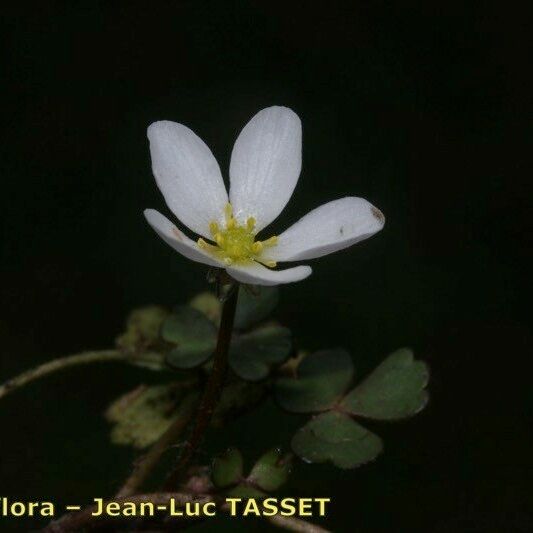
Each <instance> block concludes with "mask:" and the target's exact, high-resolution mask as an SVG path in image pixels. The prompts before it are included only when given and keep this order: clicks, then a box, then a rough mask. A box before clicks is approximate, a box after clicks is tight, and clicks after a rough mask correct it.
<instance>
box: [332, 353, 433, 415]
mask: <svg viewBox="0 0 533 533" xmlns="http://www.w3.org/2000/svg"><path fill="white" fill-rule="evenodd" d="M428 379H429V371H428V367H427V365H426V363H424V362H423V361H416V360H414V358H413V352H412V351H411V350H409V349H406V348H404V349H401V350H398V351H396V352H394V353H392V354H391V355H389V356H388V357H387V359H385V360H384V361H383V362H382V363H381V364H380V365H379V366H378V367H377V368H376V369H375V370H374V371H373V372H372V373H371V374H370V375H369V376H368V377H367V378H366V379H365V380H364V381H363V382H362V383H361V384H360V385H358V386H357V387H356V388H355V389H353V390H352V391H351V392H350V393H349V394H348V395H347V396H346V397H345V398H344V400H343V401H342V404H341V408H342V410H343V411H344V412H347V413H350V414H352V415H357V416H363V417H366V418H373V419H376V420H396V419H400V418H406V417H408V416H412V415H414V414H416V413H418V412H419V411H420V410H422V409H423V408H424V406H425V405H426V404H427V401H428V394H427V392H426V390H425V387H426V385H427V383H428Z"/></svg>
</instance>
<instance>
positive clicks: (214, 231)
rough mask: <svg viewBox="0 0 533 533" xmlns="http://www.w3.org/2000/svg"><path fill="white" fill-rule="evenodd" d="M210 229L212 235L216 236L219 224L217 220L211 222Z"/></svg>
mask: <svg viewBox="0 0 533 533" xmlns="http://www.w3.org/2000/svg"><path fill="white" fill-rule="evenodd" d="M209 231H210V232H211V235H213V236H215V235H216V234H217V233H218V231H219V230H218V224H217V223H216V222H210V223H209Z"/></svg>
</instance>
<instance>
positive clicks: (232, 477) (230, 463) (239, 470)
mask: <svg viewBox="0 0 533 533" xmlns="http://www.w3.org/2000/svg"><path fill="white" fill-rule="evenodd" d="M242 476H243V459H242V454H241V452H240V451H239V450H236V449H235V448H230V449H228V450H226V452H224V453H223V454H221V455H219V456H218V457H216V458H215V460H214V461H213V466H212V469H211V479H212V480H213V485H215V487H217V488H218V489H224V488H227V487H230V486H232V485H237V483H239V482H240V481H241V479H242Z"/></svg>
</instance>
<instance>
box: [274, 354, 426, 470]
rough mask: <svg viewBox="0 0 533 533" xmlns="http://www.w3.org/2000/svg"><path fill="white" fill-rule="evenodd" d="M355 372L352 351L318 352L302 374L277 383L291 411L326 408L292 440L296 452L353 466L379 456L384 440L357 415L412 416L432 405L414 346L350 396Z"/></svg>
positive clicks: (394, 357)
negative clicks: (428, 400) (429, 402)
mask: <svg viewBox="0 0 533 533" xmlns="http://www.w3.org/2000/svg"><path fill="white" fill-rule="evenodd" d="M352 375H353V365H352V363H351V359H350V357H349V355H348V354H346V353H345V352H342V351H336V352H318V353H316V354H312V355H310V356H308V357H306V358H304V359H303V360H302V362H301V363H300V364H299V366H298V367H297V368H296V377H294V378H280V379H278V380H277V382H276V397H277V399H278V402H279V403H280V405H281V406H282V407H284V408H285V409H287V410H289V411H292V412H296V413H304V412H319V411H326V412H324V413H323V414H321V415H318V416H316V417H314V418H312V419H311V420H310V421H309V422H308V423H307V424H306V425H305V426H304V427H303V428H301V429H300V430H299V431H298V432H297V433H296V435H295V436H294V437H293V439H292V448H293V450H294V452H295V453H296V454H297V455H298V456H300V457H301V458H302V459H304V460H306V461H308V462H311V463H315V462H318V463H322V462H326V461H330V462H332V463H333V464H335V465H336V466H338V467H340V468H353V467H356V466H359V465H361V464H364V463H367V462H368V461H371V460H372V459H374V458H375V457H376V456H377V455H378V454H379V453H380V452H381V450H382V448H383V444H382V442H381V439H380V438H379V437H378V436H376V435H374V434H373V433H371V432H370V431H368V430H367V429H365V428H364V427H362V426H360V425H359V424H358V423H356V422H355V421H354V420H353V419H352V418H351V416H362V417H366V418H373V419H376V420H395V419H401V418H405V417H407V416H411V415H414V414H416V413H417V412H418V411H420V410H421V409H422V408H423V407H424V406H425V405H426V403H427V399H428V395H427V392H426V391H425V390H424V389H425V387H426V385H427V382H428V376H429V374H428V369H427V365H426V364H425V363H423V362H421V361H415V360H414V358H413V353H412V352H411V351H410V350H407V349H402V350H398V351H397V352H394V353H393V354H391V355H390V356H389V357H387V359H385V361H383V363H381V364H380V365H379V366H378V367H377V368H376V369H375V370H374V371H373V372H372V373H371V374H370V375H369V376H368V377H367V378H366V379H365V380H364V381H363V382H362V383H361V384H360V385H358V386H357V387H355V388H354V389H353V390H352V391H351V392H349V393H348V394H346V389H347V387H348V386H349V384H350V382H351V380H352Z"/></svg>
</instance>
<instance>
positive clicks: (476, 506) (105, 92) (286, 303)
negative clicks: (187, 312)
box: [0, 1, 533, 532]
mask: <svg viewBox="0 0 533 533" xmlns="http://www.w3.org/2000/svg"><path fill="white" fill-rule="evenodd" d="M526 21H527V18H526V17H525V13H520V12H518V11H516V10H515V9H514V8H513V7H512V3H501V2H494V3H491V2H471V3H469V2H466V3H464V2H462V3H456V5H454V3H449V2H447V3H442V4H441V3H433V2H346V3H344V2H336V1H329V2H323V3H318V2H317V3H312V2H304V1H294V2H277V1H268V2H258V1H257V2H253V1H241V2H235V1H224V2H205V1H183V2H178V1H176V2H144V3H140V4H136V3H111V2H40V3H38V4H37V3H35V4H26V3H20V4H18V7H16V8H10V9H9V8H8V9H7V10H4V17H3V25H4V29H3V31H2V45H3V46H2V55H3V61H2V63H3V68H2V71H3V75H2V104H3V106H4V108H5V109H4V113H3V119H2V126H3V127H4V135H3V140H2V143H1V146H0V151H1V154H0V155H1V164H2V175H3V176H2V192H1V195H0V198H1V200H0V201H1V203H2V207H1V213H2V216H1V229H2V241H1V267H0V268H1V276H2V284H1V288H0V292H1V302H2V304H1V307H0V339H1V344H0V350H1V353H0V379H1V380H4V379H7V378H8V377H11V376H13V375H15V374H17V373H19V372H20V371H22V370H24V369H26V368H28V367H31V366H33V365H35V364H38V363H41V362H44V361H47V360H49V359H51V358H53V357H56V356H60V355H66V354H69V353H74V352H77V351H81V350H84V349H88V348H104V347H107V346H111V345H112V342H113V339H114V337H115V335H116V334H117V333H118V332H119V331H121V328H122V326H123V322H124V318H125V316H126V315H127V313H128V311H129V310H130V309H131V308H133V307H135V306H140V305H144V304H147V303H161V304H166V305H172V304H175V303H179V302H184V301H186V300H187V299H189V298H190V297H191V296H192V295H194V294H195V293H196V292H197V291H200V290H202V289H204V288H205V287H206V284H205V269H204V268H203V267H202V266H201V265H196V264H193V263H190V262H188V261H186V260H185V259H183V258H182V257H179V256H178V255H177V254H176V253H175V252H173V251H172V250H171V249H170V248H169V247H167V246H166V245H164V243H162V242H161V241H160V240H159V239H158V238H157V237H156V236H155V234H154V233H153V232H152V230H151V229H150V228H149V227H148V225H147V224H146V222H145V220H144V218H143V217H142V210H143V209H144V208H145V207H154V208H157V209H160V210H161V211H163V212H164V213H166V214H168V210H167V209H166V207H165V206H164V203H163V200H162V197H161V196H160V193H159V191H158V190H157V188H156V186H155V183H154V181H153V178H152V176H151V171H150V161H149V154H148V149H147V141H146V136H145V132H146V127H147V126H148V124H149V123H150V122H153V121H155V120H159V119H169V120H174V121H179V122H183V123H185V124H187V125H188V126H190V127H191V128H192V129H194V130H195V131H196V132H197V133H198V134H199V135H200V136H201V137H202V138H203V139H204V140H205V141H206V142H207V144H208V145H209V146H210V147H211V148H212V149H213V152H214V153H215V155H216V157H217V158H218V159H219V161H220V163H221V167H222V169H223V170H224V172H225V173H226V169H227V168H228V163H229V155H230V152H231V147H232V145H233V142H234V140H235V138H236V136H237V134H238V132H239V130H240V128H241V127H242V126H243V125H244V124H245V122H246V121H247V120H248V119H249V118H250V117H251V116H252V115H253V114H254V113H256V112H257V111H258V110H259V109H261V108H263V107H266V106H269V105H273V104H278V105H286V106H289V107H291V108H293V109H294V110H295V111H296V112H297V113H298V114H299V116H300V117H301V119H302V122H303V126H304V158H303V172H302V175H301V180H300V183H299V185H298V187H297V190H296V192H295V194H294V196H293V199H292V200H291V202H290V203H289V206H288V208H287V210H286V211H285V213H284V214H283V215H282V216H281V217H280V219H279V220H278V221H277V222H276V223H275V228H282V227H284V226H285V225H286V224H288V223H290V222H292V221H295V220H296V219H297V218H298V217H300V216H301V215H303V214H304V213H305V212H306V211H307V210H309V209H311V208H313V207H315V206H317V205H318V204H320V203H323V202H325V201H327V200H330V199H334V198H337V197H341V196H344V195H357V196H362V197H364V198H367V199H369V200H370V201H371V202H372V203H374V204H375V205H376V206H378V207H379V208H380V209H382V210H383V212H384V213H385V215H386V216H387V225H386V227H385V229H384V231H383V232H382V233H380V234H378V235H377V236H375V237H374V238H372V239H371V240H369V241H367V242H365V243H363V244H361V245H359V246H356V247H354V248H351V249H349V250H347V251H344V252H341V253H338V254H335V255H333V256H330V257H327V258H324V259H320V260H317V261H315V262H313V267H314V274H313V276H312V277H311V278H310V279H308V280H307V281H305V282H303V283H299V284H294V285H292V286H288V287H286V288H284V289H283V293H282V302H281V305H280V309H279V316H280V318H281V320H282V321H283V322H284V323H285V324H287V325H289V326H290V327H292V328H293V329H294V332H295V335H296V336H297V338H298V339H299V341H300V343H301V345H303V346H305V347H308V348H311V349H315V348H321V347H330V346H335V345H342V346H345V347H346V348H348V349H349V350H350V351H351V352H352V353H353V355H354V359H355V361H356V364H357V368H358V372H359V375H361V374H364V373H365V372H366V371H368V370H369V369H370V368H372V367H373V366H375V365H376V364H377V362H378V361H380V360H381V359H382V358H383V357H384V356H385V355H386V354H387V353H389V352H390V351H392V350H393V349H395V348H397V347H400V346H404V345H410V346H412V347H413V348H414V349H415V351H416V353H417V356H418V357H420V358H423V359H425V360H427V361H428V362H429V364H430V365H431V368H432V381H431V394H432V399H431V403H430V405H429V406H428V408H427V409H426V410H425V411H424V412H423V413H422V414H421V415H419V416H418V417H416V418H415V419H413V420H411V421H408V422H405V423H400V424H390V425H387V424H377V425H375V426H372V429H374V430H375V431H376V432H377V433H379V434H380V435H382V436H383V437H384V440H385V446H386V451H385V453H384V455H383V456H382V457H380V458H379V460H378V461H377V462H375V463H373V464H371V465H367V466H365V467H362V468H360V469H358V470H356V471H351V472H345V471H340V470H336V469H334V468H333V467H329V466H307V465H299V466H298V468H297V469H296V473H295V478H294V481H293V485H292V486H291V489H290V492H292V493H293V494H301V495H315V496H331V497H332V498H333V502H334V503H333V505H332V508H331V511H330V515H329V517H328V520H327V523H328V525H329V526H330V527H331V528H332V529H333V530H334V531H359V532H367V531H368V532H371V531H395V532H397V531H406V532H407V531H409V532H413V531H425V532H427V531H436V532H441V531H445V532H446V531H515V530H516V531H527V530H533V514H532V513H531V504H532V503H533V502H532V497H531V493H532V490H531V481H532V479H531V478H532V477H533V462H532V455H531V449H532V445H533V429H532V425H531V414H532V408H533V404H532V401H531V377H530V376H531V374H530V371H529V364H528V363H529V359H530V357H531V340H532V339H531V331H530V329H529V327H528V324H527V323H526V313H527V312H528V311H529V308H530V304H529V299H528V298H527V296H526V293H525V289H526V283H528V282H529V281H530V279H529V275H528V274H529V272H528V271H527V267H526V259H527V256H528V252H529V249H528V248H527V246H526V236H530V232H529V231H528V230H527V229H526V226H527V225H528V223H529V220H528V218H530V217H528V216H527V214H526V199H528V192H529V190H528V186H529V182H530V181H531V174H530V173H529V172H528V168H527V167H526V162H525V150H526V144H525V142H524V140H523V139H524V137H525V136H524V133H525V132H526V127H528V126H529V122H530V118H531V114H529V115H528V113H527V111H526V109H527V104H528V103H529V102H528V101H527V100H528V99H529V96H530V94H531V90H530V88H529V87H527V85H526V83H525V82H526V73H527V72H528V71H529V70H530V66H531V61H530V57H529V55H527V54H526V47H525V45H526V43H527V41H528V39H527V38H528V37H529V34H528V29H527V25H526ZM526 184H527V185H526ZM154 379H155V378H154V375H153V374H149V375H147V374H146V372H143V371H141V370H130V369H124V367H122V366H118V365H116V366H115V365H108V366H105V365H102V366H96V367H91V368H84V369H77V370H72V371H67V372H65V373H63V374H62V375H56V376H54V377H51V378H48V379H46V380H44V381H42V382H40V383H38V384H35V385H32V386H31V387H28V388H26V389H24V390H21V391H19V392H17V393H16V394H13V396H11V397H9V398H7V399H6V400H4V401H2V402H1V405H0V427H1V430H0V431H1V435H2V436H1V439H0V487H1V490H0V492H1V495H7V496H9V497H10V498H12V499H22V500H25V499H28V498H33V499H41V500H46V499H50V500H54V501H56V502H65V501H67V500H69V501H70V502H71V503H75V502H79V503H82V502H83V501H87V500H89V499H91V498H93V497H95V496H105V495H109V494H111V493H112V491H113V489H114V488H116V486H117V484H118V483H119V481H120V480H121V478H122V477H124V475H125V473H126V472H127V471H128V468H129V465H130V462H131V459H132V457H133V453H132V452H131V451H130V450H126V449H122V448H116V447H112V446H111V445H110V444H109V442H108V436H107V426H106V422H105V421H104V420H103V419H102V417H101V416H100V414H101V412H102V411H103V410H104V408H105V406H106V405H107V404H108V403H109V402H110V401H111V400H112V399H113V398H114V396H116V395H117V393H121V392H124V391H126V390H128V389H130V388H132V387H134V386H135V385H136V384H137V383H138V382H139V381H140V380H143V381H145V382H149V381H150V380H154ZM256 417H257V418H254V417H249V418H248V420H247V424H246V428H245V431H243V427H244V426H243V424H240V423H235V424H233V425H230V426H228V427H227V428H226V430H225V431H224V432H222V433H220V432H219V433H218V434H216V435H213V438H212V439H211V445H210V446H211V448H209V445H207V446H206V448H205V450H204V452H205V453H206V457H207V454H208V453H209V452H210V451H216V450H220V449H221V448H222V447H223V446H226V445H228V444H238V445H240V446H241V447H242V449H243V450H244V452H245V454H246V456H247V458H248V459H249V460H252V459H253V458H254V457H255V456H256V455H257V453H259V452H260V451H263V450H264V449H266V448H267V447H268V446H272V445H274V444H286V443H287V442H288V439H289V436H290V434H291V433H290V431H291V428H294V427H295V426H294V421H293V418H292V417H289V416H288V415H284V414H282V413H280V411H279V410H277V409H276V408H275V407H274V406H272V405H266V406H264V407H263V408H262V410H261V414H260V415H256ZM259 417H260V418H259ZM300 423H301V420H297V421H296V424H297V425H298V424H300ZM33 525H35V524H33ZM251 525H252V524H251V523H249V522H248V523H246V524H243V525H239V526H238V527H237V526H236V525H234V524H233V525H227V524H226V527H228V528H233V530H235V531H237V530H239V531H246V530H247V529H248V528H249V527H251ZM29 527H30V525H28V524H27V523H25V522H22V521H20V522H15V521H13V520H11V521H4V522H3V524H2V528H3V530H7V529H10V530H25V528H29ZM202 527H203V529H204V530H206V531H208V530H214V529H215V527H217V528H220V529H222V527H223V524H222V525H221V524H220V523H218V522H217V523H216V525H214V523H209V524H205V525H203V526H202ZM253 527H255V528H264V529H265V530H266V526H264V524H259V523H258V524H253Z"/></svg>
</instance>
